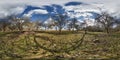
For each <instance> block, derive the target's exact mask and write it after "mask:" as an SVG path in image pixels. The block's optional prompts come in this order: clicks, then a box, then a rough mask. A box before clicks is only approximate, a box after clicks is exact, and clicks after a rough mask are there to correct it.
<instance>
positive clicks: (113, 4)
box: [0, 0, 120, 20]
mask: <svg viewBox="0 0 120 60" xmlns="http://www.w3.org/2000/svg"><path fill="white" fill-rule="evenodd" d="M119 6H120V0H24V1H23V0H12V1H10V0H0V18H4V17H6V16H9V15H19V16H27V17H30V18H31V19H32V20H46V19H47V18H48V17H49V16H50V15H54V14H55V13H56V12H57V13H61V14H62V13H64V12H65V11H66V10H67V11H73V12H76V11H77V12H78V11H79V10H80V11H86V10H87V11H88V10H89V11H90V12H93V13H92V14H93V15H94V14H95V12H97V10H95V9H96V7H102V8H103V9H105V10H106V11H108V12H110V13H114V15H115V16H119V15H120V11H119V10H120V7H119ZM75 7H78V8H79V7H80V8H79V10H77V8H75ZM55 9H56V11H55ZM75 9H76V10H75ZM91 10H94V11H91ZM116 12H117V13H116ZM70 15H71V13H70ZM83 15H84V14H83ZM89 15H90V14H89ZM71 16H72V15H71ZM73 16H74V15H73ZM75 16H76V17H77V18H80V17H81V14H76V15H75ZM90 16H91V15H90ZM92 17H93V16H92Z"/></svg>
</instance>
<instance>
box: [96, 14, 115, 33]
mask: <svg viewBox="0 0 120 60" xmlns="http://www.w3.org/2000/svg"><path fill="white" fill-rule="evenodd" d="M96 22H97V23H98V24H100V25H101V26H102V27H103V28H104V29H105V30H106V32H107V33H110V29H111V27H113V25H114V23H116V20H115V19H114V17H112V16H111V15H110V14H108V13H107V12H101V14H100V15H98V16H97V18H96Z"/></svg>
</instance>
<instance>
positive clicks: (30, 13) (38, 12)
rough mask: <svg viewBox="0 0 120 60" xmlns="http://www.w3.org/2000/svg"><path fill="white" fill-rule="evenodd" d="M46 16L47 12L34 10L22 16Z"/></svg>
mask: <svg viewBox="0 0 120 60" xmlns="http://www.w3.org/2000/svg"><path fill="white" fill-rule="evenodd" d="M33 13H34V14H47V13H48V12H47V11H46V10H43V9H35V10H32V11H30V12H28V14H24V16H26V17H31V15H32V14H33Z"/></svg>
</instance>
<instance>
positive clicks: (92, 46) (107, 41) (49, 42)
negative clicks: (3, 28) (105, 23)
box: [0, 31, 120, 60]
mask: <svg viewBox="0 0 120 60" xmlns="http://www.w3.org/2000/svg"><path fill="white" fill-rule="evenodd" d="M0 59H1V60H6V59H8V60H16V59H21V60H26V59H28V60H31V59H32V60H34V59H38V60H83V59H84V60H85V59H115V60H118V59H120V32H116V33H111V34H109V35H108V34H106V33H104V32H87V33H84V31H78V32H74V31H62V32H61V33H58V32H57V31H22V32H19V31H15V32H0Z"/></svg>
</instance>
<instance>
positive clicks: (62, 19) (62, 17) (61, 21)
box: [53, 14, 67, 33]
mask: <svg viewBox="0 0 120 60" xmlns="http://www.w3.org/2000/svg"><path fill="white" fill-rule="evenodd" d="M66 16H67V15H66V14H56V15H55V16H54V17H53V19H54V20H55V23H56V26H58V28H59V32H60V33H61V31H62V28H63V27H64V26H65V23H66Z"/></svg>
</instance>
